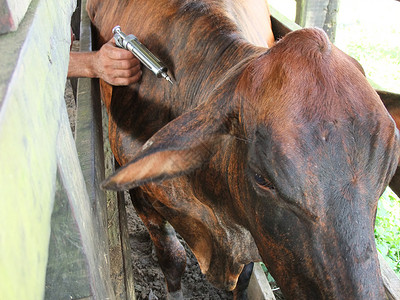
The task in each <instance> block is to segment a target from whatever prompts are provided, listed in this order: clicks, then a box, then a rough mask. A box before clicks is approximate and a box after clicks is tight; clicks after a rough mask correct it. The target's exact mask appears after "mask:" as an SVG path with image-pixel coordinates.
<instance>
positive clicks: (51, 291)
mask: <svg viewBox="0 0 400 300" xmlns="http://www.w3.org/2000/svg"><path fill="white" fill-rule="evenodd" d="M65 125H66V126H69V124H65ZM51 224H52V226H51V236H50V245H49V259H48V263H47V271H46V290H45V297H44V299H45V300H47V299H48V300H54V299H58V300H71V299H82V298H85V297H90V296H91V295H92V291H91V287H90V276H89V273H88V269H87V263H86V256H85V254H84V252H83V246H82V241H81V236H80V232H79V228H78V226H77V224H76V221H75V218H74V214H73V211H72V209H71V206H70V203H69V200H68V197H67V191H66V190H65V187H64V186H63V182H62V179H61V175H60V172H59V171H57V182H56V195H55V199H54V208H53V213H52V216H51Z"/></svg>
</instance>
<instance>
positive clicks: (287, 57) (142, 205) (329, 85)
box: [87, 0, 399, 299]
mask: <svg viewBox="0 0 400 300" xmlns="http://www.w3.org/2000/svg"><path fill="white" fill-rule="evenodd" d="M87 9H88V12H89V15H90V17H91V19H92V21H93V24H94V25H95V27H96V28H97V30H98V37H97V40H98V41H99V45H98V46H100V45H101V44H102V43H104V42H106V41H107V40H108V39H110V38H111V36H112V34H111V29H112V28H113V27H114V26H115V25H118V24H119V25H121V27H122V30H123V31H124V32H126V33H133V34H134V35H136V36H137V37H138V38H139V39H140V40H141V41H142V43H143V44H145V45H146V46H147V47H148V48H149V49H150V50H151V51H153V52H154V53H155V54H156V55H157V56H158V57H160V58H161V59H162V60H163V61H164V62H166V64H167V65H168V67H169V69H170V70H171V72H172V75H173V77H174V80H175V85H173V86H171V85H170V84H169V83H168V82H166V81H165V80H160V79H156V78H155V77H154V76H153V75H152V74H150V73H149V72H147V71H146V70H144V73H143V79H142V82H141V83H140V84H134V85H131V86H129V87H118V88H112V87H110V86H108V85H107V84H105V83H104V82H102V84H101V86H102V96H103V101H104V102H105V104H106V106H107V110H108V113H109V120H110V123H109V131H110V140H111V144H112V149H113V152H114V154H115V156H116V158H117V160H118V162H119V163H120V164H121V165H123V167H122V168H121V169H120V170H119V171H118V172H117V173H116V174H115V175H113V176H112V177H111V178H109V179H108V180H107V181H106V182H105V183H104V187H105V188H108V189H115V190H124V189H130V192H131V195H132V197H133V204H134V206H135V208H136V210H137V211H138V213H139V215H140V217H141V218H142V220H143V222H144V223H145V225H146V226H147V228H148V230H149V232H150V235H151V238H152V240H153V242H154V244H155V246H156V249H157V254H158V258H159V261H160V265H161V268H162V269H163V272H164V274H165V277H166V282H167V288H168V292H169V297H170V298H177V299H179V298H182V292H181V284H180V277H181V274H182V272H183V270H184V268H185V252H184V249H183V248H182V246H181V244H180V243H179V242H178V240H177V238H176V236H175V231H174V229H173V228H175V230H176V231H177V232H179V233H180V235H181V236H182V237H183V238H184V239H185V241H186V242H187V243H188V245H189V246H190V248H191V249H192V250H193V253H194V254H195V256H196V258H197V259H198V261H199V264H200V267H201V270H202V272H203V273H205V274H206V275H207V278H208V279H209V280H210V281H211V282H213V283H214V284H215V285H216V286H218V287H221V288H226V289H228V290H233V289H235V287H236V286H237V287H236V289H235V290H234V296H235V297H237V298H241V297H244V294H245V289H246V282H247V279H248V276H246V274H247V273H248V272H249V271H250V270H251V262H253V261H259V260H261V259H262V260H263V261H264V262H265V264H266V265H267V267H268V269H269V270H270V271H271V273H272V274H273V276H274V277H275V279H276V280H277V282H278V284H279V285H280V287H281V289H282V292H283V293H284V295H285V296H286V297H287V298H288V299H383V297H384V289H383V284H382V279H381V275H380V270H379V263H378V260H377V252H376V248H375V243H374V233H373V227H374V219H375V213H376V207H377V201H378V197H379V196H380V195H381V194H382V192H383V190H384V189H385V187H386V186H387V184H388V182H389V180H390V178H391V177H392V175H393V173H394V171H395V169H396V166H397V162H398V158H399V150H398V149H399V147H398V132H397V129H396V127H395V125H394V122H393V120H392V119H391V117H390V116H389V114H388V113H387V111H386V109H385V107H384V106H383V104H382V103H381V101H380V99H379V97H378V96H377V94H376V93H375V91H374V90H373V89H372V88H371V86H370V85H369V84H368V82H367V80H366V79H365V77H364V74H363V73H362V69H361V67H360V66H359V65H358V64H357V63H356V62H355V61H354V60H352V59H351V58H349V57H348V56H347V55H346V54H344V53H343V52H341V51H340V50H338V49H337V48H336V47H335V46H333V45H332V44H331V43H330V42H329V40H328V39H327V37H326V35H325V34H324V33H323V32H322V31H321V30H317V29H304V30H300V31H296V32H293V33H290V34H288V35H287V36H286V37H285V38H283V39H282V40H281V41H280V42H278V43H276V45H274V46H273V47H271V48H270V49H267V48H266V47H267V44H268V43H269V44H271V43H272V33H271V29H270V21H269V18H268V16H269V15H268V8H267V4H266V2H265V1H263V0H253V1H238V0H236V1H234V0H231V1H228V0H225V1H223V0H221V1H215V0H214V1H213V0H197V1H190V0H175V1H171V0H154V1H150V0H131V1H122V0H121V1H99V0H92V1H91V0H89V1H88V6H87ZM170 224H171V225H172V227H173V228H172V227H171V225H170ZM260 256H261V257H260ZM245 265H247V266H246V268H245V272H243V274H244V275H243V280H240V281H239V284H238V285H237V280H238V277H239V275H240V274H241V272H242V270H243V268H244V266H245ZM241 278H242V276H241Z"/></svg>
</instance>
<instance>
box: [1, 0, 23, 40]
mask: <svg viewBox="0 0 400 300" xmlns="http://www.w3.org/2000/svg"><path fill="white" fill-rule="evenodd" d="M30 3H31V0H0V8H1V9H0V34H3V33H7V32H9V31H15V30H17V29H18V25H19V23H20V22H21V20H22V19H23V18H24V16H25V13H26V11H27V10H28V6H29V4H30Z"/></svg>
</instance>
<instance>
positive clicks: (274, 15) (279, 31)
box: [269, 6, 302, 40]
mask: <svg viewBox="0 0 400 300" xmlns="http://www.w3.org/2000/svg"><path fill="white" fill-rule="evenodd" d="M269 8H270V13H271V25H272V31H273V33H274V36H275V39H277V40H278V39H280V38H282V37H283V36H285V35H286V34H288V33H289V32H291V31H294V30H297V29H301V28H302V27H301V26H300V25H298V24H296V23H295V22H293V21H292V20H290V19H288V18H287V17H285V16H284V15H283V14H281V13H280V12H279V11H277V10H276V9H275V8H274V7H273V6H270V7H269Z"/></svg>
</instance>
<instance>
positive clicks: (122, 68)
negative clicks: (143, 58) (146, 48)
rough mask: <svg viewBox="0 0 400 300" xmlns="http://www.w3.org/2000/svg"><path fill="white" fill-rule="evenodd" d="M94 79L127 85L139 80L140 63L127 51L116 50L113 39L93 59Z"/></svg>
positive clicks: (140, 73)
mask: <svg viewBox="0 0 400 300" xmlns="http://www.w3.org/2000/svg"><path fill="white" fill-rule="evenodd" d="M93 63H94V69H95V73H96V77H98V78H101V79H103V80H105V81H106V82H108V83H110V84H112V85H129V84H131V83H135V82H137V81H139V80H140V77H141V75H142V71H141V69H140V61H139V60H138V59H137V58H136V57H135V56H134V55H133V54H132V53H131V52H129V51H127V50H125V49H121V48H118V47H117V46H116V45H115V41H114V39H111V40H110V41H108V42H107V43H106V44H104V45H103V46H102V47H101V48H100V50H99V51H98V52H96V55H95V59H94V62H93Z"/></svg>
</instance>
